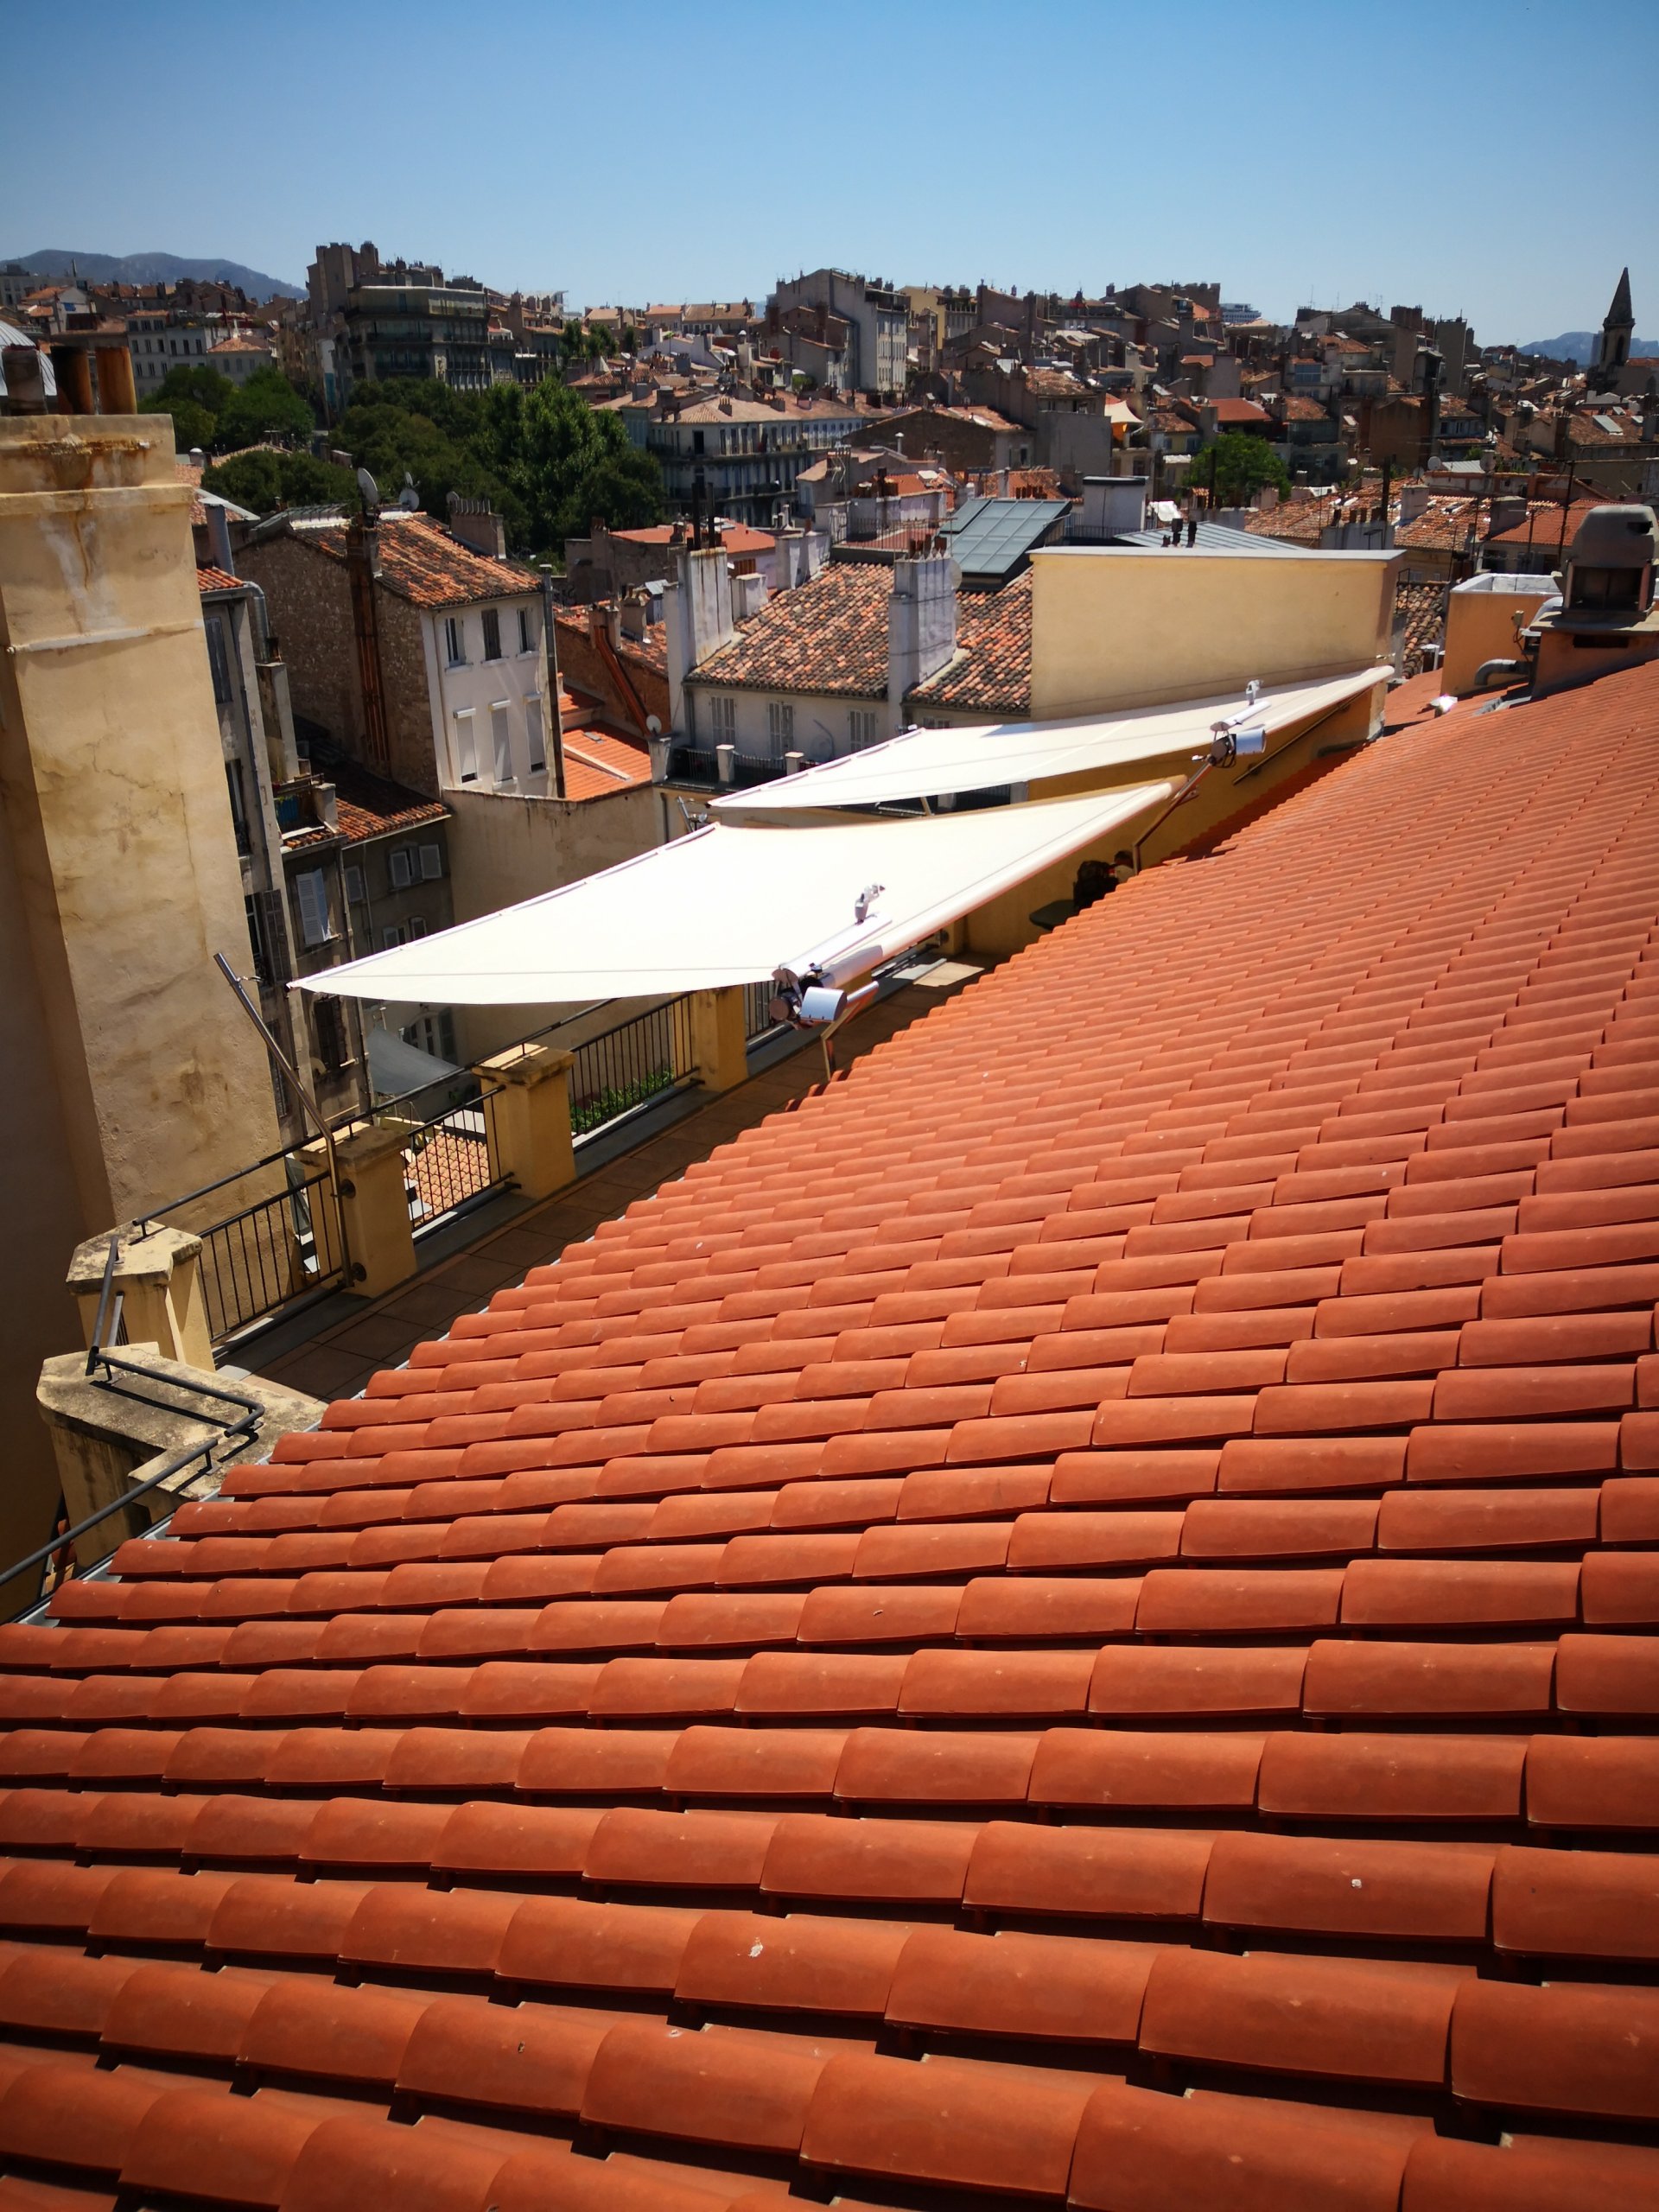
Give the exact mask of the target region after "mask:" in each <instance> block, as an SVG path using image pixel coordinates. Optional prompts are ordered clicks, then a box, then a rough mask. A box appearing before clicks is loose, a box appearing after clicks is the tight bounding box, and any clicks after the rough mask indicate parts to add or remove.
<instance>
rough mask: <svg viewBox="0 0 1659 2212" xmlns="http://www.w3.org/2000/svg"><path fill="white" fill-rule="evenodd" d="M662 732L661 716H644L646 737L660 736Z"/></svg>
mask: <svg viewBox="0 0 1659 2212" xmlns="http://www.w3.org/2000/svg"><path fill="white" fill-rule="evenodd" d="M645 734H646V735H647V736H648V737H660V736H661V735H662V734H663V724H662V718H661V716H660V715H646V716H645Z"/></svg>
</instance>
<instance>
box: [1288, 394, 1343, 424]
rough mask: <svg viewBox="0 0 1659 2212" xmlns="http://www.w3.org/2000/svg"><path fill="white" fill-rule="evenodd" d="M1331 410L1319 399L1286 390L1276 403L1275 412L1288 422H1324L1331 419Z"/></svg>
mask: <svg viewBox="0 0 1659 2212" xmlns="http://www.w3.org/2000/svg"><path fill="white" fill-rule="evenodd" d="M1330 411H1331V410H1329V408H1326V407H1322V406H1321V405H1320V404H1319V401H1318V400H1317V399H1308V398H1306V397H1304V396H1303V395H1302V394H1301V393H1300V392H1295V391H1289V392H1286V393H1285V394H1284V395H1283V396H1282V397H1281V398H1279V399H1277V400H1275V402H1274V413H1275V414H1278V415H1281V416H1283V417H1284V419H1285V421H1286V422H1287V423H1322V422H1327V421H1328V420H1329V419H1330Z"/></svg>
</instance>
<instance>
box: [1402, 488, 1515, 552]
mask: <svg viewBox="0 0 1659 2212" xmlns="http://www.w3.org/2000/svg"><path fill="white" fill-rule="evenodd" d="M1490 515H1491V503H1490V502H1489V501H1488V500H1485V499H1431V500H1430V501H1429V503H1428V505H1427V506H1426V507H1425V508H1424V509H1423V512H1421V514H1420V515H1418V516H1417V517H1415V518H1414V520H1412V521H1411V522H1408V523H1402V524H1401V525H1400V527H1399V528H1398V529H1397V530H1396V531H1395V534H1394V542H1395V544H1396V545H1397V546H1399V547H1401V548H1402V550H1405V551H1407V552H1417V553H1460V552H1461V551H1463V550H1464V548H1465V546H1468V545H1471V544H1475V543H1478V541H1479V539H1480V537H1482V535H1483V531H1484V523H1485V521H1486V519H1487V518H1489V517H1490Z"/></svg>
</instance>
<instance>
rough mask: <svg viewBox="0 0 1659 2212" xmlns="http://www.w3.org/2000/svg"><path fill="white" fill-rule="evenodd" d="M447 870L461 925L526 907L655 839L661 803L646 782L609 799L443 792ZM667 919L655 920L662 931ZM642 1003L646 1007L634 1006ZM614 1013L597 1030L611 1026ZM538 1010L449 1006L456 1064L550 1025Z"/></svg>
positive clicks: (548, 1010) (620, 1011) (660, 838)
mask: <svg viewBox="0 0 1659 2212" xmlns="http://www.w3.org/2000/svg"><path fill="white" fill-rule="evenodd" d="M444 796H445V798H446V801H447V803H448V804H449V805H450V806H451V807H453V808H454V816H453V818H452V819H451V821H450V823H449V866H450V871H451V882H452V891H453V895H454V918H455V919H456V921H458V922H470V921H473V920H474V919H475V918H477V917H478V916H479V915H480V914H490V913H493V912H495V911H496V909H497V908H498V907H501V906H514V905H516V904H517V903H518V901H519V900H520V899H534V898H536V897H537V896H538V895H539V894H540V893H542V892H543V891H552V890H556V888H557V887H558V886H559V885H560V884H563V883H575V882H578V881H579V880H581V879H582V877H583V876H587V875H594V874H598V872H599V870H600V869H601V868H613V867H614V866H615V865H616V863H617V862H618V861H625V860H631V859H632V857H633V856H634V855H635V854H637V853H643V852H647V851H649V850H650V849H651V848H652V846H653V845H660V844H662V843H663V842H664V817H663V809H664V804H671V802H668V801H665V800H664V795H663V794H662V793H661V792H660V791H658V790H657V789H656V787H655V786H654V785H650V784H645V785H639V787H638V788H637V789H635V790H632V791H618V792H617V793H616V794H615V795H614V797H613V798H598V799H584V800H581V801H575V802H571V801H564V800H560V799H548V798H518V797H516V796H514V795H513V794H512V793H508V792H500V791H448V792H446V793H445V795H444ZM664 926H665V927H668V926H671V918H670V917H664ZM641 1003H642V1004H646V1003H650V1001H641ZM628 1010H630V1009H625V1008H621V1007H619V1008H617V1009H615V1010H614V1011H613V1012H611V1013H610V1014H607V1017H606V1019H605V1021H604V1022H602V1023H601V1024H599V1025H597V1026H598V1027H608V1026H609V1024H610V1023H611V1022H613V1021H620V1020H622V1019H623V1018H624V1014H625V1013H626V1011H628ZM557 1011H558V1010H557V1009H556V1008H554V1007H547V1006H480V1007H456V1008H455V1010H454V1012H455V1028H456V1033H457V1036H458V1038H459V1040H460V1044H461V1052H462V1056H463V1057H464V1058H467V1060H469V1061H470V1060H476V1059H479V1058H481V1057H482V1056H483V1055H484V1054H486V1053H488V1052H499V1051H500V1050H501V1048H502V1047H503V1046H505V1045H509V1044H511V1043H512V1041H513V1040H514V1039H516V1038H518V1037H523V1036H525V1035H527V1034H528V1033H530V1032H531V1030H533V1029H537V1028H539V1027H541V1026H542V1025H543V1023H544V1022H548V1021H550V1020H554V1019H555V1018H556V1013H557Z"/></svg>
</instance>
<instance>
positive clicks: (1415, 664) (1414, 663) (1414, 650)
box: [1394, 583, 1446, 676]
mask: <svg viewBox="0 0 1659 2212" xmlns="http://www.w3.org/2000/svg"><path fill="white" fill-rule="evenodd" d="M1394 612H1395V619H1396V620H1398V619H1399V618H1400V617H1401V616H1402V615H1403V617H1404V618H1405V664H1404V667H1403V669H1402V674H1403V675H1406V676H1416V675H1418V674H1420V673H1421V670H1422V665H1423V655H1424V654H1425V652H1427V650H1428V648H1429V646H1430V645H1438V644H1439V643H1440V639H1441V635H1442V632H1444V630H1445V628H1446V586H1445V585H1444V584H1443V583H1401V584H1396V585H1395V590H1394Z"/></svg>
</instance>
